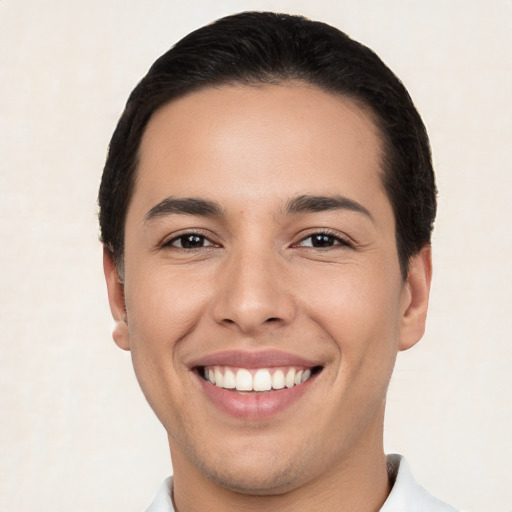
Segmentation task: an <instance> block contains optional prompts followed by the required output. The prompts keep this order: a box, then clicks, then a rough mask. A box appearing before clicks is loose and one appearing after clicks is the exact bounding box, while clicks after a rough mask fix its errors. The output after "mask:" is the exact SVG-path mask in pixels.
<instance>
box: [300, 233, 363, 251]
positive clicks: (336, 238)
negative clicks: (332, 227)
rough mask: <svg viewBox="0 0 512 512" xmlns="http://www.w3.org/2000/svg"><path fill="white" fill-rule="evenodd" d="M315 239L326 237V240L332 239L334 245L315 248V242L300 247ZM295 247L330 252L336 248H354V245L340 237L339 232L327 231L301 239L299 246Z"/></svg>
mask: <svg viewBox="0 0 512 512" xmlns="http://www.w3.org/2000/svg"><path fill="white" fill-rule="evenodd" d="M313 237H324V239H325V238H328V239H330V241H332V245H328V246H326V247H321V246H320V247H315V246H314V245H313V243H314V242H313V241H312V243H311V244H310V245H300V244H302V243H303V242H305V241H306V240H308V239H313ZM293 247H308V248H311V249H320V250H329V249H331V248H336V247H347V248H353V247H354V245H353V244H352V243H351V242H350V241H349V240H347V238H345V237H343V236H340V234H339V233H338V232H332V231H329V230H326V231H315V232H313V233H310V234H309V235H308V236H305V237H303V238H301V239H300V240H299V242H298V243H297V244H294V245H293Z"/></svg>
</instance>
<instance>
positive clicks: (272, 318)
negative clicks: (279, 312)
mask: <svg viewBox="0 0 512 512" xmlns="http://www.w3.org/2000/svg"><path fill="white" fill-rule="evenodd" d="M278 320H279V318H277V317H275V316H272V317H270V318H267V319H266V320H265V322H268V323H270V322H277V321H278Z"/></svg>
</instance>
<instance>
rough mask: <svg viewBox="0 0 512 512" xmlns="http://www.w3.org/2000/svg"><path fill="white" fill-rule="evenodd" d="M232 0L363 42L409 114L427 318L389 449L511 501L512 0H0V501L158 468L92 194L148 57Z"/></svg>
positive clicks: (54, 510) (84, 490) (455, 485)
mask: <svg viewBox="0 0 512 512" xmlns="http://www.w3.org/2000/svg"><path fill="white" fill-rule="evenodd" d="M247 9H271V10H281V11H288V12H294V13H302V14H305V15H308V16H310V17H313V18H318V19H321V20H323V21H327V22H329V23H331V24H333V25H336V26H338V27H339V28H341V29H343V30H345V31H346V32H348V33H349V34H350V35H352V36H353V37H355V38H356V39H360V40H362V41H363V42H365V43H366V44H368V45H369V46H371V47H372V48H374V49H375V50H376V51H377V53H379V54H380V55H381V57H382V58H383V59H384V60H385V61H386V62H387V63H388V64H389V65H390V66H391V67H392V68H393V69H394V70H395V72H397V74H398V75H399V76H400V77H401V78H402V79H403V80H404V82H405V83H406V85H407V86H408V88H409V90H410V92H411V94H412V96H413V98H414V99H415V101H416V103H417V106H418V108H419V110H420V111H421V112H422V114H423V117H424V120H425V123H426V125H427V127H428V128H429V131H430V135H431V140H432V146H433V150H434V157H435V164H436V168H437V175H438V184H439V189H440V210H439V217H438V223H437V228H436V234H435V240H434V248H435V280H434V287H433V294H432V302H431V311H430V319H429V326H428V332H427V334H426V336H425V338H424V340H423V341H422V343H421V344H420V345H419V346H418V347H416V348H415V349H413V350H412V351H411V352H409V353H404V354H401V355H400V356H399V361H398V364H397V368H396V372H395V376H394V378H393V381H392V384H391V389H390V396H389V403H388V416H387V435H386V446H387V448H388V450H395V451H399V452H401V453H405V454H406V455H407V456H408V458H409V459H410V462H411V465H412V466H413V469H414V471H415V474H416V476H417V478H418V479H419V480H420V481H421V482H422V483H423V485H425V486H426V487H427V488H429V489H430V490H431V491H432V492H433V493H435V494H437V495H439V496H440V497H442V498H444V499H446V500H447V501H450V502H453V503H454V504H456V505H458V506H459V507H462V508H464V509H466V510H467V511H468V512H472V511H475V512H476V511H483V512H484V511H485V512H510V511H511V510H512V477H511V475H512V428H511V427H512V404H511V397H512V392H511V388H512V371H511V370H510V366H511V356H512V339H511V333H512V308H511V298H510V294H511V293H510V291H511V285H512V270H511V269H512V265H511V259H512V239H511V234H512V228H511V225H510V224H511V223H510V220H511V213H510V207H511V204H510V203H511V199H510V191H511V189H512V177H511V176H512V170H511V164H510V160H511V159H510V152H511V140H512V123H511V119H512V116H511V109H510V93H511V90H512V84H511V78H512V58H511V43H510V32H511V30H512V2H511V1H510V0H465V1H463V0H452V1H444V0H430V1H429V2H425V1H412V0H401V1H400V0H388V1H377V0H375V1H369V0H368V1H364V0H363V1H357V0H332V1H331V0H323V1H318V0H315V1H299V0H288V1H287V0H281V1H279V0H276V1H251V0H225V1H208V0H197V1H193V0H188V1H186V2H185V1H178V0H173V1H172V0H88V1H87V2H84V1H73V0H44V1H43V0H0V80H1V82H0V116H1V117H0V240H1V249H0V283H1V286H0V294H1V295H0V329H1V334H2V335H1V338H0V354H1V357H0V365H1V371H0V410H1V415H2V416H1V421H0V510H1V511H16V512H29V511H34V510H37V511H39V512H46V511H48V512H50V511H51V512H58V511H70V510H72V511H74V512H91V511H95V512H96V511H123V512H125V511H126V512H129V511H134V512H136V511H141V510H143V509H144V507H145V506H146V505H147V503H148V501H149V500H150V499H151V497H152V495H153V493H154V491H155V489H156V487H157V486H158V484H159V481H160V480H161V479H162V478H163V477H165V476H166V475H167V474H168V473H169V472H170V463H169V457H168V453H167V445H166V439H165V435H164V432H163V429H162V427H161V426H160V425H159V423H158V422H157V420H156V418H155V417H154V416H153V414H152V413H151V411H150V410H149V408H148V407H147V405H146V404H145V402H144V399H143V397H142V394H141V393H140V391H139V389H138V386H137V384H136V382H135V378H134V376H133V375H132V369H131V365H130V360H129V356H128V355H127V354H126V353H123V352H121V351H120V350H119V349H117V348H116V347H115V346H114V344H113V342H112V341H111V339H110V329H111V322H110V317H109V312H108V306H107V300H106V294H105V289H104V288H105V287H104V284H103V280H102V279H103V277H102V273H101V258H100V256H101V251H100V246H99V243H98V242H97V227H96V204H95V199H96V192H97V187H98V183H99V179H100V173H101V169H102V164H103V161H104V157H105V151H106V145H107V142H108V140H109V137H110V135H111V132H112V130H113V127H114V124H115V122H116V119H117V117H118V116H119V114H120V112H121V110H122V107H123V104H124V102H125V100H126V97H127V95H128V93H129V91H130V90H131V89H132V88H133V86H134V84H135V83H136V81H137V80H138V79H139V78H140V77H141V76H142V74H143V73H144V72H145V71H146V69H147V67H148V66H149V65H150V63H151V62H152V61H153V60H154V58H156V56H158V55H159V54H161V53H162V52H163V51H164V50H166V49H167V48H168V47H169V46H170V45H171V44H172V43H173V42H175V41H176V40H177V39H178V38H180V37H181V36H183V35H185V34H186V33H187V32H189V31H190V30H192V29H194V28H196V27H198V26H200V25H202V24H204V23H206V22H209V21H211V20H213V19H215V18H218V17H220V16H222V15H225V14H228V13H233V12H236V11H240V10H247ZM305 421H307V419H305Z"/></svg>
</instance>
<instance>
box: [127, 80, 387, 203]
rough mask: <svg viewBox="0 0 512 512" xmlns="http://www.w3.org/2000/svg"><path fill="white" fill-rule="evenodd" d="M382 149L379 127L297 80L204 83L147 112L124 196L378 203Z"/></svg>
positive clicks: (348, 104)
mask: <svg viewBox="0 0 512 512" xmlns="http://www.w3.org/2000/svg"><path fill="white" fill-rule="evenodd" d="M381 153H382V148H381V137H380V134H379V131H378V129H377V127H376V126H375V124H374V123H373V121H372V119H371V117H370V115H369V114H368V112H366V111H364V110H363V109H362V108H360V107H359V106H358V105H357V104H356V103H355V102H354V101H352V100H351V99H348V98H345V97H342V96H338V95H334V94H330V93H326V92H324V91H322V90H320V89H318V88H316V87H313V86H305V85H301V84H284V85H262V86H247V85H244V86H223V87H219V88H207V89H204V90H201V91H198V92H193V93H190V94H188V95H187V96H184V97H182V98H180V99H178V100H174V101H172V102H170V103H168V104H167V105H165V106H164V107H162V108H160V109H159V110H158V111H157V112H156V113H155V114H154V115H153V117H152V118H151V120H150V122H149V123H148V126H147V128H146V131H145V133H144V136H143V139H142V142H141V147H140V154H139V168H138V171H137V180H136V185H135V192H134V197H133V201H132V202H134V203H139V202H140V200H143V201H144V202H145V203H146V206H149V207H151V203H152V204H156V203H157V202H158V201H160V200H162V199H163V198H164V197H166V196H169V195H173V196H187V197H192V196H199V197H208V198H211V199H214V200H216V201H217V202H221V203H223V202H234V201H236V199H237V198H239V199H240V201H241V202H247V201H249V202H251V203H254V202H257V203H258V204H260V203H264V202H266V201H270V200H275V199H281V200H282V201H286V200H287V199H288V197H289V196H297V195H301V194H317V195H327V194H329V193H331V194H333V193H336V194H342V195H344V196H348V197H352V198H353V199H355V200H358V201H366V202H368V201H370V199H372V197H373V198H375V197H376V196H379V197H380V198H381V199H382V198H383V199H384V200H386V197H385V194H384V191H383V188H382V184H381V179H380V174H381ZM287 196H288V197H287Z"/></svg>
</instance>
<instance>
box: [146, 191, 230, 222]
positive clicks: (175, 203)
mask: <svg viewBox="0 0 512 512" xmlns="http://www.w3.org/2000/svg"><path fill="white" fill-rule="evenodd" d="M169 214H181V215H200V216H203V217H220V216H222V214H223V212H222V208H221V207H220V205H219V204H218V203H216V202H215V201H209V200H207V199H198V198H195V197H185V198H178V197H166V198H165V199H164V200H162V201H160V202H159V203H158V204H156V205H155V206H153V208H151V210H149V212H148V213H147V214H146V216H145V217H144V222H149V221H152V220H155V219H157V218H159V217H165V216H166V215H169Z"/></svg>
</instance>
